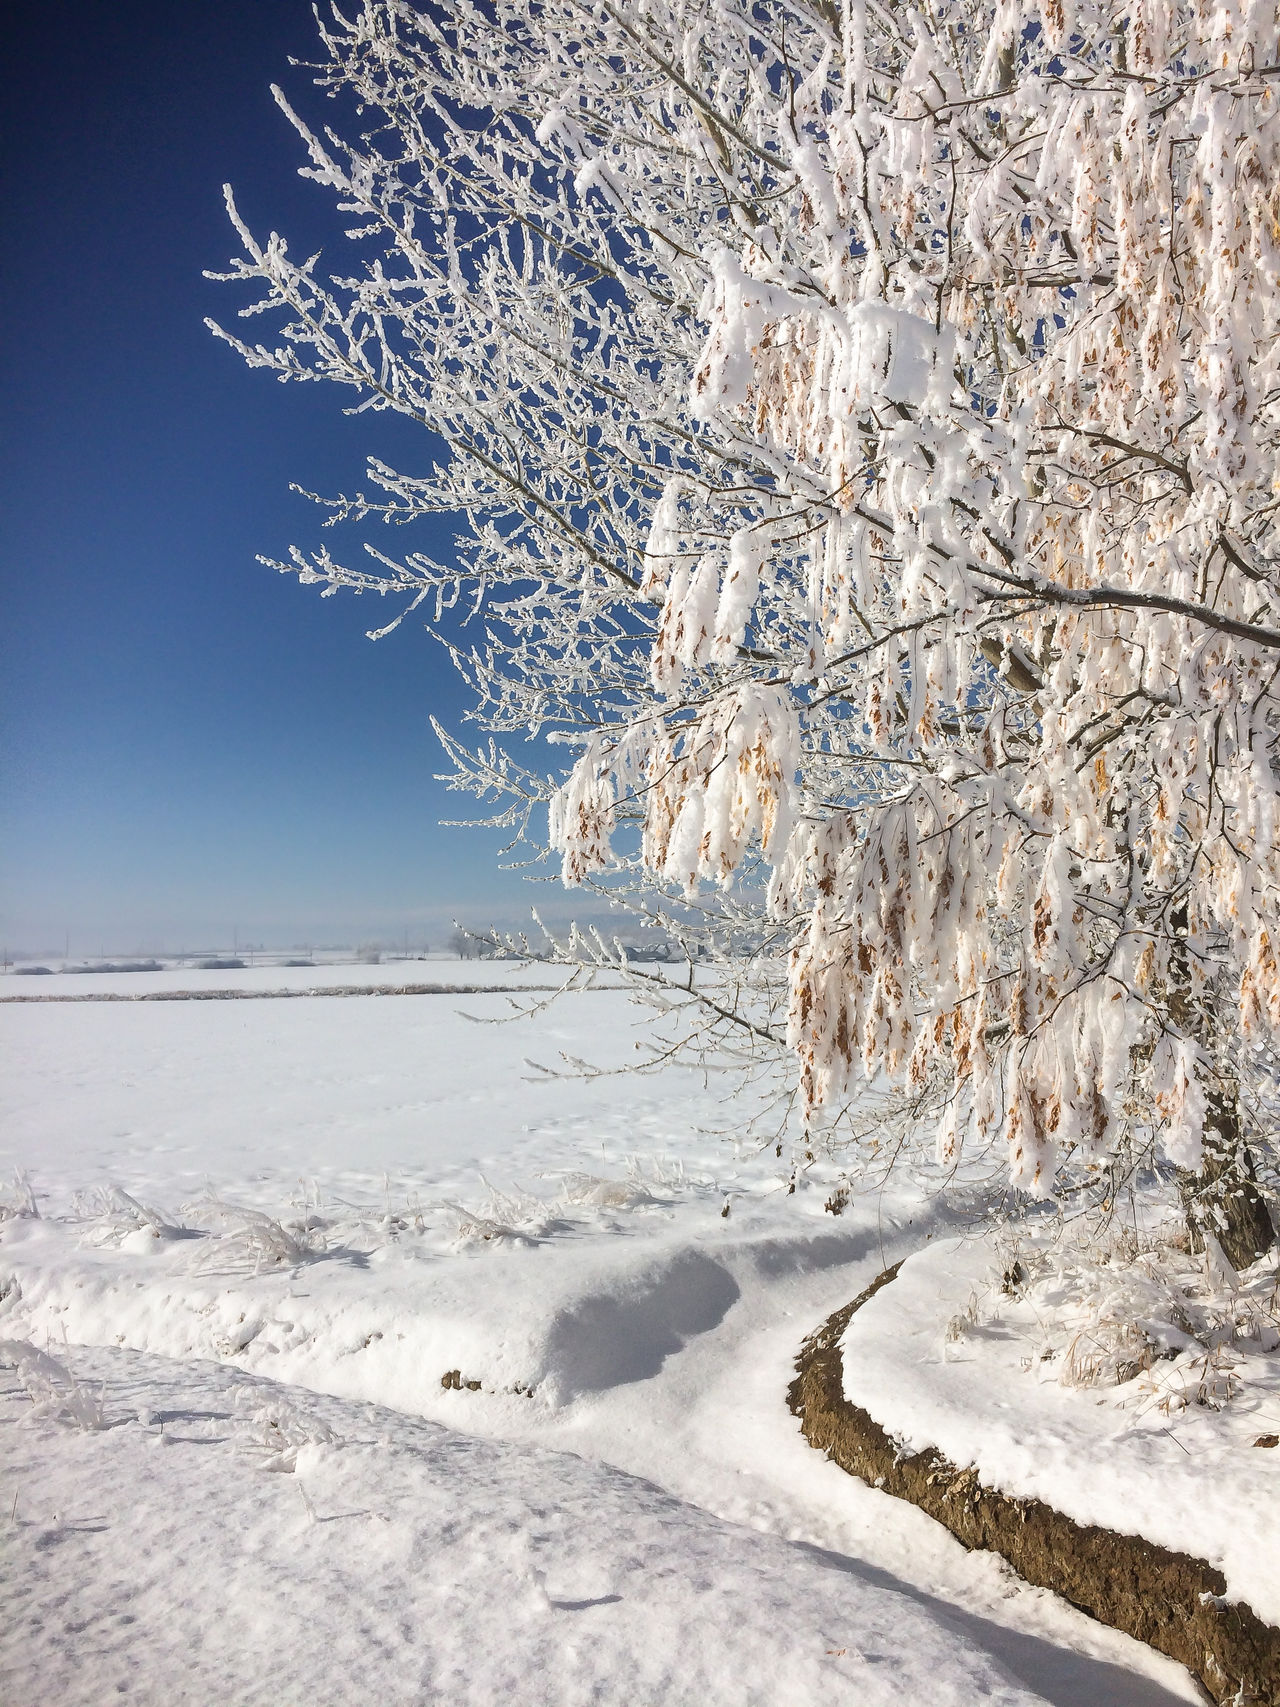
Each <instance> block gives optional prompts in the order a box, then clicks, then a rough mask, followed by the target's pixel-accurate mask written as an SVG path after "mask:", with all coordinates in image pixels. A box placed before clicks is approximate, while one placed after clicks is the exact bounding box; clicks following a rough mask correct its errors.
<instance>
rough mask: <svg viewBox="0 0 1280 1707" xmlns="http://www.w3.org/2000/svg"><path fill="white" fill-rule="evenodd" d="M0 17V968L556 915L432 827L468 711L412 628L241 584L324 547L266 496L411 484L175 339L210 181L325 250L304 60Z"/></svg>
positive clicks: (360, 436) (403, 461)
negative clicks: (8, 962) (0, 388)
mask: <svg viewBox="0 0 1280 1707" xmlns="http://www.w3.org/2000/svg"><path fill="white" fill-rule="evenodd" d="M23 13H24V14H25V21H23V22H20V24H19V26H18V27H17V29H15V27H14V25H13V23H12V22H11V24H10V25H9V26H8V27H7V30H6V36H7V43H8V46H9V49H10V60H9V72H8V75H7V77H6V98H5V111H4V113H3V116H2V117H0V125H2V126H3V160H4V170H5V179H4V186H3V194H4V199H5V207H4V219H3V230H4V232H5V243H4V256H3V260H2V262H0V266H2V268H3V272H2V274H0V288H2V290H3V326H4V333H5V336H4V340H3V342H4V357H3V361H4V370H5V371H4V393H3V395H4V424H5V440H6V444H5V449H4V452H3V460H2V463H0V487H2V491H0V503H2V505H3V509H2V511H0V554H2V555H0V574H2V576H3V589H4V616H3V635H2V638H0V718H2V719H3V771H2V773H0V790H2V793H0V829H2V832H3V839H2V841H0V940H3V942H4V944H6V945H7V946H8V947H9V948H10V949H12V948H14V947H27V948H31V949H36V950H51V949H60V948H61V947H62V944H63V941H64V933H69V936H70V945H71V951H72V953H73V954H76V953H81V954H87V953H96V952H97V951H98V949H99V948H103V947H105V948H106V949H107V950H108V951H109V952H110V951H122V950H126V949H143V948H153V949H154V948H162V947H168V948H177V947H181V946H189V945H193V944H197V943H200V944H205V943H214V942H219V943H220V942H228V941H230V938H231V934H232V931H233V929H235V930H236V931H238V933H239V937H240V940H241V941H242V942H244V941H246V940H255V941H256V940H261V939H266V940H267V941H269V942H278V943H283V942H290V943H292V942H305V941H308V940H321V939H328V940H334V941H346V940H357V939H359V940H368V939H370V938H373V937H377V936H383V937H385V938H387V939H389V940H390V939H394V940H397V941H398V940H399V939H400V937H401V934H402V932H403V931H405V930H406V929H407V930H408V931H409V932H410V934H411V936H412V937H414V938H416V939H421V938H423V937H424V936H425V937H426V938H427V939H430V940H434V941H436V942H439V941H440V940H441V938H442V936H443V935H444V933H445V931H446V930H447V921H448V919H449V918H451V917H453V916H455V915H457V916H461V917H463V918H464V919H466V920H467V921H468V922H475V923H483V922H485V921H486V920H487V919H489V918H491V917H493V918H501V919H509V920H513V921H518V920H520V919H522V918H524V917H525V916H527V909H528V906H529V904H530V902H531V901H533V902H537V903H538V904H539V905H540V906H543V905H553V904H554V901H555V899H556V898H557V897H558V896H559V891H558V890H557V891H554V892H552V893H549V892H548V891H547V890H546V889H545V888H542V887H539V888H537V889H534V890H531V889H530V888H529V887H528V886H527V885H526V884H524V883H523V882H522V881H521V880H520V879H519V878H517V877H515V876H511V875H506V876H504V875H502V874H501V872H500V871H499V869H498V866H499V862H498V856H497V849H498V846H499V841H500V838H498V837H497V836H496V835H494V834H492V833H483V832H472V831H461V830H446V829H440V828H438V827H437V822H438V820H439V819H440V818H441V817H455V816H463V815H465V811H466V808H467V801H466V799H465V797H463V796H459V795H448V794H446V793H445V792H444V791H443V790H442V789H441V788H440V786H439V785H438V784H436V783H435V782H433V780H432V773H433V771H435V770H437V769H441V768H443V765H442V763H441V758H442V755H441V754H440V752H439V749H438V747H437V745H436V743H435V740H434V737H433V735H432V733H431V730H430V726H429V724H428V722H427V716H428V712H430V711H434V712H436V713H437V715H440V716H441V717H442V718H443V720H444V721H446V722H447V723H449V724H450V725H452V726H454V727H457V726H458V725H459V723H460V712H461V709H462V705H461V701H460V699H459V697H458V692H457V690H456V689H455V686H454V684H453V682H452V680H451V678H450V674H449V669H448V665H447V662H446V660H445V659H444V658H443V657H442V656H441V655H440V654H439V652H438V651H437V650H436V649H435V647H434V646H433V643H432V642H431V641H430V640H429V639H428V638H427V636H426V635H425V634H424V633H423V631H422V629H421V627H419V626H416V625H411V624H406V625H405V626H404V627H403V628H401V629H400V630H398V631H397V632H396V633H395V634H394V635H391V636H389V637H388V638H387V639H385V640H383V641H380V642H378V643H377V644H376V645H375V644H372V643H370V642H369V641H367V640H366V639H365V638H364V631H365V629H366V628H368V627H371V626H373V624H374V613H373V612H372V611H371V609H370V607H369V606H368V603H367V601H363V600H357V599H352V598H336V599H327V600H321V599H320V598H319V597H317V595H316V592H315V590H314V589H307V588H302V587H299V586H298V585H297V583H296V582H294V581H293V580H292V579H286V578H284V577H280V576H276V575H274V574H272V573H271V572H270V571H269V570H266V569H264V568H262V567H261V566H260V565H259V564H257V563H256V562H255V560H254V554H255V553H256V552H258V551H264V552H267V553H269V554H271V555H277V556H283V555H284V554H285V551H286V548H287V547H288V545H289V544H291V543H298V544H301V545H304V546H305V545H308V544H310V543H313V542H315V541H316V540H317V539H318V538H319V537H320V534H319V517H318V516H317V514H316V513H315V511H314V510H313V508H312V506H310V505H308V504H307V503H306V502H305V501H304V500H302V499H300V498H297V497H295V496H293V495H292V494H290V492H289V490H288V487H289V482H290V480H298V481H300V482H302V483H303V484H304V485H306V486H308V487H310V488H311V489H313V490H319V491H336V490H338V489H340V488H342V487H348V488H349V487H350V486H352V485H354V484H355V483H356V482H357V481H358V479H359V475H360V471H361V468H362V466H363V459H364V457H365V455H366V454H367V453H370V452H376V453H377V454H379V455H382V456H385V457H386V458H387V459H388V460H389V461H391V462H392V463H395V464H398V465H400V466H403V467H407V468H414V467H421V466H423V465H424V464H425V463H426V462H427V460H428V459H429V454H430V447H429V445H428V444H427V443H426V442H423V441H422V437H421V435H420V434H418V433H417V432H416V431H415V430H414V429H413V428H412V427H411V425H410V424H408V423H405V422H400V421H397V420H394V419H390V418H388V417H385V416H372V417H371V416H367V415H366V416H362V417H360V418H358V419H351V418H346V417H344V416H343V415H342V414H341V404H342V402H343V401H344V399H343V398H342V397H341V396H340V395H339V394H338V393H337V391H336V390H335V391H332V392H331V391H328V390H327V389H325V388H323V387H320V386H282V385H280V384H278V383H277V382H276V381H274V380H273V379H271V377H270V376H268V375H265V374H262V373H253V372H250V371H249V370H247V369H246V368H244V367H243V366H242V364H241V363H240V360H239V358H238V357H237V356H236V355H235V354H234V353H233V352H232V351H230V350H229V349H227V348H226V346H225V345H222V344H220V343H218V342H217V341H215V340H214V339H213V337H212V336H211V335H210V334H209V333H208V332H207V331H206V330H205V327H204V325H203V323H202V322H203V317H204V316H205V315H206V314H214V315H215V316H217V317H219V318H222V319H223V320H224V321H225V320H229V319H231V318H233V316H234V313H235V309H236V307H237V306H238V301H237V298H236V295H235V293H234V291H233V289H232V287H229V286H225V285H218V284H214V283H210V282H208V281H207V280H205V279H203V278H202V276H201V273H202V269H204V268H206V267H215V268H216V267H221V266H222V265H223V264H224V263H225V261H226V260H227V258H228V257H229V256H230V255H231V254H232V253H233V251H234V249H235V246H236V245H235V239H234V234H233V233H232V232H231V230H230V227H229V226H228V225H227V223H226V219H225V214H224V210H223V206H222V194H221V185H222V184H223V182H224V181H230V182H231V183H232V184H233V185H234V187H235V189H236V193H237V199H238V201H239V205H240V207H241V210H242V212H243V213H244V214H245V216H246V217H247V218H248V220H249V222H250V224H251V225H252V226H253V227H254V228H255V229H257V230H259V231H265V230H267V229H269V228H272V227H274V228H275V229H277V230H280V231H282V232H283V233H284V234H285V235H286V236H287V237H288V238H289V239H290V243H291V247H294V248H295V250H303V251H304V252H310V251H311V250H312V249H314V248H317V247H320V246H321V245H323V246H325V247H326V249H328V250H329V251H330V252H332V251H334V250H335V249H337V248H339V247H340V243H341V239H340V237H339V235H338V233H339V230H340V226H339V223H338V218H337V216H336V215H335V214H334V213H333V212H332V210H331V206H330V202H329V199H328V197H327V196H326V193H325V192H324V191H322V190H320V189H319V188H317V187H316V186H315V185H313V184H310V183H308V182H306V181H305V180H303V179H300V178H299V177H298V176H297V175H296V168H297V166H298V165H299V164H301V163H302V162H301V156H300V152H299V148H298V145H297V142H296V139H295V138H294V136H293V133H292V131H291V130H290V129H289V127H288V125H287V123H286V121H285V120H284V118H283V117H282V116H281V115H280V114H279V112H278V111H277V110H276V108H275V106H274V103H273V102H272V100H271V96H270V93H269V88H268V86H269V84H270V83H271V82H273V81H278V82H281V83H283V84H284V85H285V87H286V88H287V89H288V90H289V91H290V94H291V95H292V96H294V97H296V98H297V100H298V101H299V102H301V104H302V106H303V110H308V109H309V108H310V107H311V106H312V105H313V103H314V104H318V99H319V98H318V97H315V96H313V95H312V92H311V90H310V84H309V75H308V73H307V72H305V71H304V70H292V69H291V68H290V67H289V65H288V63H287V62H288V58H289V56H290V54H293V55H295V56H304V57H305V56H307V55H309V54H310V53H311V49H312V43H313V31H314V25H313V21H312V17H311V12H310V7H309V5H308V4H307V3H305V0H213V3H210V4H194V3H193V4H187V3H183V0H118V3H112V4H106V3H105V0H78V3H70V4H62V3H58V0H51V3H48V4H43V5H36V4H28V5H27V6H25V7H24V8H23ZM324 537H325V538H326V539H327V540H328V541H329V542H330V543H331V544H333V545H334V547H335V549H337V547H339V546H344V547H345V549H346V551H347V554H348V556H349V557H350V558H355V557H357V556H358V555H359V553H358V547H357V545H356V543H355V540H354V539H351V540H344V539H343V538H342V537H341V536H339V537H338V538H337V539H336V540H335V539H334V536H333V534H332V533H330V534H328V535H325V536H324ZM423 543H424V544H428V545H429V546H431V547H432V548H434V549H435V550H437V551H440V550H443V549H447V546H446V544H445V542H444V541H443V540H441V539H437V540H435V541H433V542H431V541H426V540H424V541H423ZM460 808H461V809H462V810H460ZM554 910H555V911H557V912H560V913H563V910H564V909H563V903H561V906H560V907H557V908H555V909H554Z"/></svg>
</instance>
